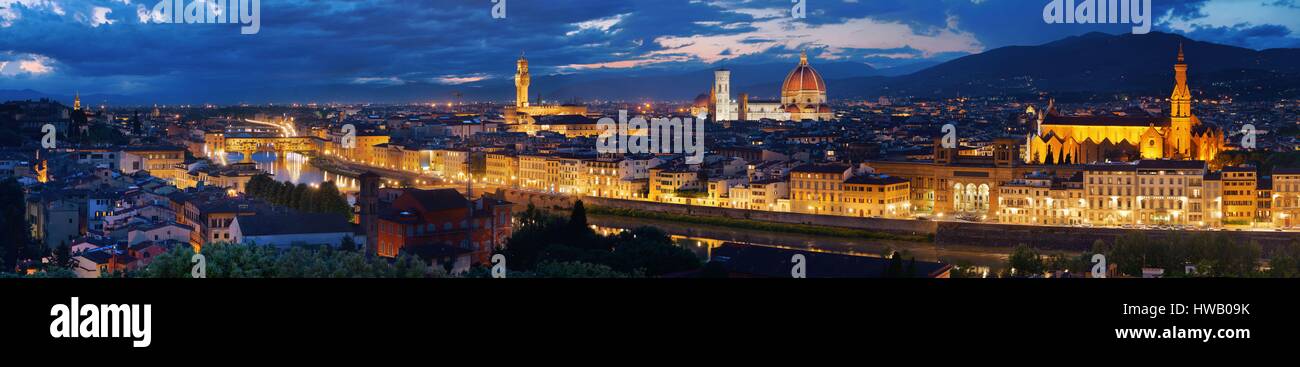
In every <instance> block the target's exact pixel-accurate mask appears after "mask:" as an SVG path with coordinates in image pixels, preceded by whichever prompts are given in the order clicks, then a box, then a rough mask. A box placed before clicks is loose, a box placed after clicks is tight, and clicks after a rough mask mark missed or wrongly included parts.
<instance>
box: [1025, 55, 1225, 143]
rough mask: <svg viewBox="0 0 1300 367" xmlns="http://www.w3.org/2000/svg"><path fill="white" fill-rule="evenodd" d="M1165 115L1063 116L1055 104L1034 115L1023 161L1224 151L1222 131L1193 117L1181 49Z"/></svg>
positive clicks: (1140, 112)
mask: <svg viewBox="0 0 1300 367" xmlns="http://www.w3.org/2000/svg"><path fill="white" fill-rule="evenodd" d="M1174 80H1175V85H1174V91H1173V94H1172V95H1171V96H1170V97H1169V103H1170V112H1169V116H1166V117H1157V116H1152V115H1150V114H1148V113H1145V112H1142V111H1137V112H1133V113H1112V114H1107V115H1099V116H1064V115H1062V114H1061V113H1059V112H1058V111H1057V110H1056V106H1055V103H1049V105H1048V107H1047V109H1045V110H1043V111H1040V112H1041V113H1039V114H1037V116H1036V117H1037V118H1036V123H1035V125H1036V126H1035V130H1034V133H1033V135H1031V136H1030V137H1029V139H1028V142H1027V147H1028V149H1027V152H1026V154H1025V162H1027V163H1031V164H1088V163H1098V162H1107V161H1111V162H1120V161H1136V160H1140V159H1173V160H1202V161H1209V160H1213V159H1214V157H1215V156H1216V155H1218V154H1219V152H1221V151H1223V150H1224V149H1225V145H1224V141H1225V140H1224V139H1225V136H1224V131H1223V129H1222V128H1219V127H1217V126H1213V125H1211V124H1203V123H1201V120H1200V119H1198V118H1197V117H1196V115H1194V114H1192V92H1191V89H1190V88H1189V87H1188V86H1187V63H1186V62H1185V59H1184V57H1183V51H1182V49H1181V47H1180V48H1179V50H1178V62H1177V64H1175V65H1174Z"/></svg>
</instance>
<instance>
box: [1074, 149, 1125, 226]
mask: <svg viewBox="0 0 1300 367" xmlns="http://www.w3.org/2000/svg"><path fill="white" fill-rule="evenodd" d="M1083 181H1084V186H1085V188H1086V190H1087V194H1086V195H1087V200H1088V221H1089V222H1090V223H1092V224H1095V225H1099V226H1118V225H1132V224H1135V223H1136V222H1137V215H1136V214H1134V211H1135V210H1136V204H1137V203H1136V202H1137V192H1136V190H1137V170H1136V169H1135V168H1134V167H1133V166H1132V165H1128V164H1112V165H1091V166H1088V167H1087V168H1085V169H1084V172H1083Z"/></svg>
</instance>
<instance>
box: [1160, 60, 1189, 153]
mask: <svg viewBox="0 0 1300 367" xmlns="http://www.w3.org/2000/svg"><path fill="white" fill-rule="evenodd" d="M1174 82H1175V83H1176V84H1175V85H1174V93H1173V95H1171V96H1169V128H1170V131H1169V134H1167V135H1166V140H1167V141H1168V144H1167V145H1166V151H1167V152H1169V153H1170V154H1168V155H1170V156H1175V157H1184V158H1185V157H1189V156H1191V153H1192V122H1193V121H1194V117H1192V89H1191V88H1189V87H1188V86H1187V62H1186V58H1185V57H1184V56H1183V45H1182V44H1179V45H1178V63H1177V64H1174Z"/></svg>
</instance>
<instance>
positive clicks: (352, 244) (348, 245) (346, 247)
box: [339, 235, 357, 252]
mask: <svg viewBox="0 0 1300 367" xmlns="http://www.w3.org/2000/svg"><path fill="white" fill-rule="evenodd" d="M339 250H340V251H347V252H353V251H356V250H357V241H356V240H354V239H352V236H348V235H344V236H343V240H342V241H339Z"/></svg>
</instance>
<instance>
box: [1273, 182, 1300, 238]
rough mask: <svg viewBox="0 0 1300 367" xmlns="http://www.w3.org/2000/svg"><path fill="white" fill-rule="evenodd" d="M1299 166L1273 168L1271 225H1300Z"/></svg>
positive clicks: (1286, 226) (1280, 226) (1279, 226)
mask: <svg viewBox="0 0 1300 367" xmlns="http://www.w3.org/2000/svg"><path fill="white" fill-rule="evenodd" d="M1298 216H1300V168H1274V169H1273V226H1274V227H1276V228H1293V227H1296V226H1300V217H1298Z"/></svg>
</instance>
